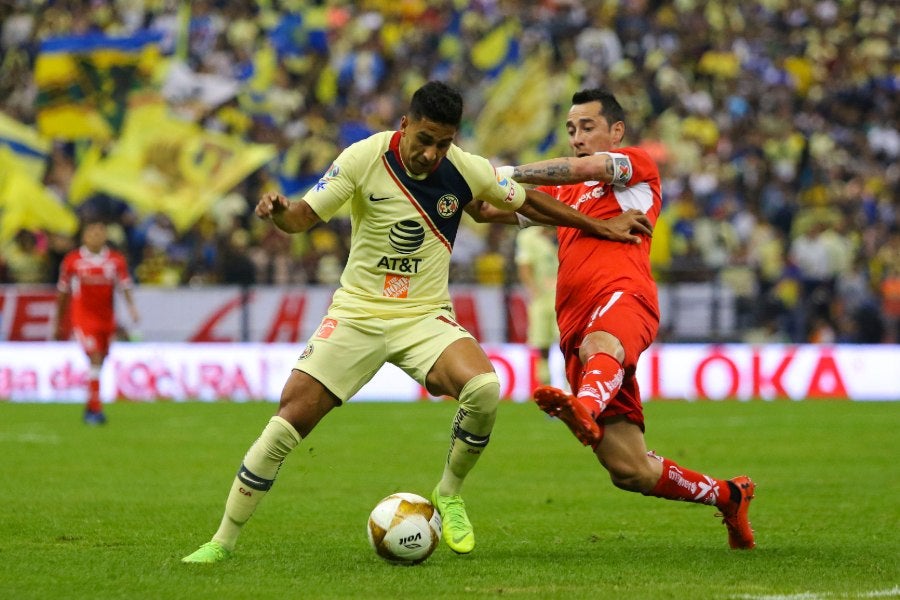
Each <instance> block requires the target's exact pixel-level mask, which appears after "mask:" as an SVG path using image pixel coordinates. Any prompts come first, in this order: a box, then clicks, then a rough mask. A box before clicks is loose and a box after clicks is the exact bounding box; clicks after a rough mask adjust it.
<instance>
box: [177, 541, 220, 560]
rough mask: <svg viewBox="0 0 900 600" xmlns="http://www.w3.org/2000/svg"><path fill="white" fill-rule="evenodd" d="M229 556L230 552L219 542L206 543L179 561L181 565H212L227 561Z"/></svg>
mask: <svg viewBox="0 0 900 600" xmlns="http://www.w3.org/2000/svg"><path fill="white" fill-rule="evenodd" d="M230 556H231V550H228V549H227V548H225V546H223V545H222V544H220V543H219V542H206V543H205V544H203V545H202V546H200V547H199V548H197V549H196V550H194V552H193V553H192V554H188V555H187V556H185V557H184V558H182V559H181V562H183V563H197V564H212V563H217V562H222V561H223V560H227V559H228V557H230Z"/></svg>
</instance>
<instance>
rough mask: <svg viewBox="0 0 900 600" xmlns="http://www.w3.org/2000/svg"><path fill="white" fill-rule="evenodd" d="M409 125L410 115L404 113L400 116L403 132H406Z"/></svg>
mask: <svg viewBox="0 0 900 600" xmlns="http://www.w3.org/2000/svg"><path fill="white" fill-rule="evenodd" d="M408 126H409V117H407V116H406V115H403V116H402V117H400V131H401V133H404V134H405V133H406V128H407V127H408Z"/></svg>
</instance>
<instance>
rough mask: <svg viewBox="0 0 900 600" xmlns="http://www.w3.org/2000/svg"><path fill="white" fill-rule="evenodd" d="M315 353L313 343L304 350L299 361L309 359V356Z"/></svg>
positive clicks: (298, 358)
mask: <svg viewBox="0 0 900 600" xmlns="http://www.w3.org/2000/svg"><path fill="white" fill-rule="evenodd" d="M312 353H313V345H312V342H310V343H309V344H307V345H306V348H304V349H303V352H301V353H300V356H298V357H297V360H305V359H307V358H309V356H310V355H311V354H312Z"/></svg>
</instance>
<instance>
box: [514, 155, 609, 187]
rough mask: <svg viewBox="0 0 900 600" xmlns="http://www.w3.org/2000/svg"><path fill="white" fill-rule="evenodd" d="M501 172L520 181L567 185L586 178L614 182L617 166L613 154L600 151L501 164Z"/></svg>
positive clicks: (586, 179)
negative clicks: (508, 164)
mask: <svg viewBox="0 0 900 600" xmlns="http://www.w3.org/2000/svg"><path fill="white" fill-rule="evenodd" d="M497 173H498V174H502V175H507V176H509V177H512V178H513V179H515V180H516V181H518V182H519V183H531V184H535V185H564V184H568V183H580V182H582V181H603V182H605V183H612V182H613V181H614V179H615V176H616V169H615V161H614V159H613V157H612V156H610V155H609V154H607V153H599V154H592V155H590V156H568V157H560V158H550V159H547V160H541V161H537V162H533V163H528V164H525V165H518V166H515V167H513V166H506V167H499V168H498V169H497Z"/></svg>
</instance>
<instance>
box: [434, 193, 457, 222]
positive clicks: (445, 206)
mask: <svg viewBox="0 0 900 600" xmlns="http://www.w3.org/2000/svg"><path fill="white" fill-rule="evenodd" d="M457 210H459V198H457V197H456V196H454V195H453V194H444V195H443V196H441V197H440V198H439V199H438V201H437V211H438V214H439V215H441V216H442V217H444V218H445V219H449V218H450V217H452V216H453V215H455V214H456V211H457Z"/></svg>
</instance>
